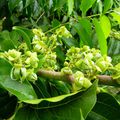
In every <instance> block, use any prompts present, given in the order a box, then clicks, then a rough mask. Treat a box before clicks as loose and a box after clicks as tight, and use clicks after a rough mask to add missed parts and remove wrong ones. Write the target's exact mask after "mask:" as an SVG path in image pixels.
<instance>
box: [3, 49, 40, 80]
mask: <svg viewBox="0 0 120 120" xmlns="http://www.w3.org/2000/svg"><path fill="white" fill-rule="evenodd" d="M3 56H4V58H6V59H7V60H8V61H9V62H10V63H11V64H12V65H13V68H12V71H11V77H12V78H13V79H16V80H19V81H21V82H23V81H24V80H30V81H35V80H37V75H36V73H35V69H36V68H37V67H38V62H39V60H38V58H37V53H36V52H31V51H26V52H25V53H22V52H20V51H17V50H15V49H12V50H9V51H8V52H5V53H4V54H3Z"/></svg>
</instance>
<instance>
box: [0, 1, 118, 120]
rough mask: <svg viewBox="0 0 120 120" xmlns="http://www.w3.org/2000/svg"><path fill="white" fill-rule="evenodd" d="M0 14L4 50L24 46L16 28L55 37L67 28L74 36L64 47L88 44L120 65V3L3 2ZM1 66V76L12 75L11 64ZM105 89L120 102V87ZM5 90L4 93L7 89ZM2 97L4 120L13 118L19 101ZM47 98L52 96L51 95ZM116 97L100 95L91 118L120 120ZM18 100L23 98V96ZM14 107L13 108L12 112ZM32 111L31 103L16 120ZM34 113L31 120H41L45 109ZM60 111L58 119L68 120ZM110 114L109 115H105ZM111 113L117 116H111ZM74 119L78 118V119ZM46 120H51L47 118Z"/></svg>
mask: <svg viewBox="0 0 120 120" xmlns="http://www.w3.org/2000/svg"><path fill="white" fill-rule="evenodd" d="M0 11H2V12H1V13H0V31H1V32H0V51H5V50H8V49H11V48H16V47H17V46H18V45H19V44H20V43H19V42H18V40H19V41H22V38H21V35H19V34H18V32H16V31H13V26H21V28H19V29H20V30H22V31H24V33H26V34H27V35H29V34H30V33H29V32H28V31H26V29H24V28H22V27H25V28H29V29H31V28H42V30H43V31H44V32H45V33H46V34H51V33H54V31H55V30H56V28H58V27H60V26H62V25H65V26H66V27H67V29H68V30H69V31H70V32H71V34H72V35H73V38H70V39H69V40H67V41H66V38H62V41H63V43H64V46H67V48H70V47H71V46H76V47H82V46H83V45H88V46H90V47H91V48H92V47H95V48H100V50H101V52H102V54H107V55H109V56H111V57H112V58H113V64H117V63H119V62H120V1H119V0H89V2H88V0H81V1H80V0H1V1H0ZM13 43H14V44H13ZM64 46H63V48H64ZM103 46H104V47H103ZM63 48H62V49H63ZM56 52H57V53H58V57H59V59H60V61H61V62H64V58H65V56H64V53H62V51H61V48H58V49H56ZM61 55H62V57H61ZM0 63H1V65H3V66H2V68H3V69H4V70H5V71H4V72H3V71H1V70H3V69H0V74H3V73H7V74H8V73H9V69H8V68H10V66H9V65H8V66H9V67H7V68H4V67H5V65H6V63H4V62H3V61H2V60H0ZM7 69H8V70H7ZM1 81H2V80H1ZM6 81H7V80H6ZM38 82H39V84H43V83H42V80H39V81H38ZM6 83H7V82H6ZM14 84H16V83H14ZM46 84H47V83H46ZM94 87H95V86H94ZM104 88H105V90H106V91H108V92H109V93H110V94H112V95H113V96H114V97H116V99H117V101H120V89H119V88H114V87H105V86H104ZM8 89H9V86H8ZM41 89H43V91H44V90H45V88H44V87H43V88H41ZM1 91H3V88H2V90H1ZM36 91H37V90H36ZM93 92H95V91H93ZM27 93H28V91H26V92H24V94H27ZM38 94H39V92H38ZM92 94H93V93H92ZM92 94H91V95H92ZM0 95H1V96H2V97H1V96H0V101H2V102H0V106H1V108H2V109H0V117H1V119H3V118H9V117H10V116H11V115H12V114H13V112H14V111H15V109H16V105H17V98H16V97H15V96H11V95H9V94H8V93H7V92H6V91H3V93H1V94H0ZM20 95H21V94H20ZM45 95H46V96H49V94H48V93H47V92H46V93H45ZM3 96H4V97H3ZM113 96H111V95H108V94H105V93H101V94H99V95H98V97H97V98H98V100H97V102H96V105H95V106H94V108H93V109H92V111H91V112H90V113H89V115H88V117H87V119H88V120H97V119H98V118H99V119H102V120H113V119H114V120H118V119H119V118H120V117H119V113H118V112H119V111H120V107H119V105H118V103H117V101H116V99H115V98H114V97H113ZM17 97H18V98H20V97H21V96H17ZM73 97H74V96H73ZM94 97H95V96H94ZM6 98H7V101H6ZM89 99H90V98H89ZM3 101H4V104H3ZM8 101H9V102H8ZM94 102H95V100H94ZM7 103H8V104H7ZM6 104H7V106H6ZM11 104H12V106H13V107H12V108H11V109H9V108H10V105H11ZM44 104H46V103H44ZM108 104H109V105H108ZM5 106H6V108H7V111H6V108H5ZM73 106H74V105H73ZM107 106H109V107H107ZM114 106H116V107H114ZM101 109H102V111H101ZM32 110H33V108H31V107H29V106H28V104H25V107H24V108H21V109H20V110H19V111H18V113H17V114H16V118H15V120H19V119H21V118H20V117H19V116H22V115H23V114H25V116H23V117H24V118H23V119H29V114H31V111H32ZM1 111H2V112H1ZM3 111H4V112H3ZM10 111H11V112H10ZM23 111H25V113H23ZM34 111H35V112H34V113H32V114H31V119H38V118H36V116H35V115H36V114H37V115H39V113H41V111H42V110H35V109H34ZM53 111H54V108H53ZM59 111H60V114H59V115H58V116H57V115H56V116H55V117H56V118H55V119H58V120H64V119H67V118H66V117H64V119H63V118H60V117H59V116H60V115H61V114H63V113H62V112H65V111H62V112H61V109H60V110H59ZM88 111H89V110H88ZM106 111H107V112H108V114H104V113H106ZM69 112H71V111H68V114H69ZM1 113H2V114H1ZM113 113H114V114H113ZM53 114H54V112H53V113H52V112H51V113H50V112H48V115H49V116H50V117H51V116H52V115H53ZM111 114H112V115H113V116H110V115H111ZM79 115H80V116H78V117H77V115H76V120H77V119H81V120H84V118H82V116H83V113H81V112H80V114H79ZM6 116H7V117H6ZM43 116H44V115H43ZM72 117H73V118H74V117H75V116H72ZM72 117H71V118H72ZM44 119H45V120H47V118H44ZM52 119H53V118H52V117H51V120H52ZM71 120H72V119H71Z"/></svg>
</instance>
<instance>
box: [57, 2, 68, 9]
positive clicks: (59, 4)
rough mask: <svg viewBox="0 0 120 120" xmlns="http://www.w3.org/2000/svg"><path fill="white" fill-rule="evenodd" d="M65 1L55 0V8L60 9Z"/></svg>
mask: <svg viewBox="0 0 120 120" xmlns="http://www.w3.org/2000/svg"><path fill="white" fill-rule="evenodd" d="M66 2H67V0H56V1H55V10H56V9H61V8H62V7H63V5H64V4H65V3H66Z"/></svg>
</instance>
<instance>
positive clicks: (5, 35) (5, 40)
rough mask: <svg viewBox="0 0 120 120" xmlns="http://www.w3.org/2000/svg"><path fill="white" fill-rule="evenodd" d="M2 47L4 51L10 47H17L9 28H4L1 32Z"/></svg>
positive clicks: (0, 42) (0, 46)
mask: <svg viewBox="0 0 120 120" xmlns="http://www.w3.org/2000/svg"><path fill="white" fill-rule="evenodd" d="M0 39H1V40H0V49H1V50H2V51H7V50H9V49H13V48H15V43H14V41H13V40H12V39H11V38H10V33H9V31H7V30H4V31H3V32H1V34H0Z"/></svg>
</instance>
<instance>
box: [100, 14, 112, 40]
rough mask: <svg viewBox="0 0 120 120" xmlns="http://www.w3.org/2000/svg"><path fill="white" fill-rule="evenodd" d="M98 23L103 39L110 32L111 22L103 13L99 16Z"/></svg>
mask: <svg viewBox="0 0 120 120" xmlns="http://www.w3.org/2000/svg"><path fill="white" fill-rule="evenodd" d="M100 25H101V28H102V31H103V33H104V35H105V39H107V37H108V36H109V34H110V31H111V24H110V20H109V18H108V17H107V16H105V15H103V16H101V17H100Z"/></svg>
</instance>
